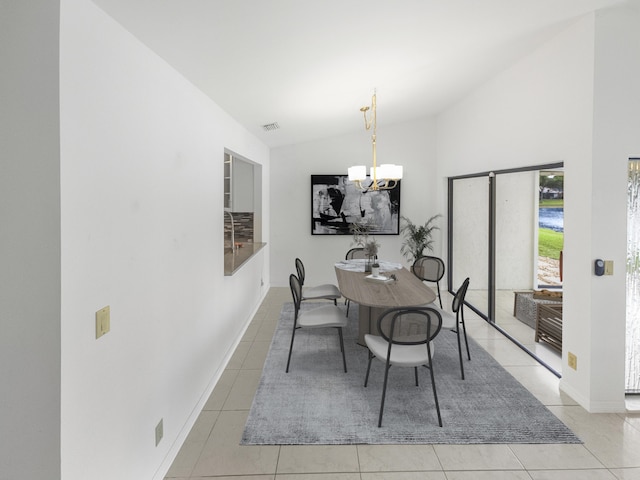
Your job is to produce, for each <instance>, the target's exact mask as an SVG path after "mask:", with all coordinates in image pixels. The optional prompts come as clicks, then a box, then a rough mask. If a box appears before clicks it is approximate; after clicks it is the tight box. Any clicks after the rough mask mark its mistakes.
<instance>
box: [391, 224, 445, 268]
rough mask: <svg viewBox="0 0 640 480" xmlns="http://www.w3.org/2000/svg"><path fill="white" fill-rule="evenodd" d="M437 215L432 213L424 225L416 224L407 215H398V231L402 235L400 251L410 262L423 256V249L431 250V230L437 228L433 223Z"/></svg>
mask: <svg viewBox="0 0 640 480" xmlns="http://www.w3.org/2000/svg"><path fill="white" fill-rule="evenodd" d="M439 217H441V215H434V216H433V217H431V218H430V219H429V220H427V221H426V222H425V223H424V225H416V224H414V223H413V222H412V221H411V220H409V219H408V218H407V217H400V219H401V221H402V226H401V228H400V233H401V234H403V235H404V241H403V242H402V246H401V247H400V253H402V255H403V256H404V257H405V258H406V259H407V260H408V261H409V262H410V263H413V262H415V261H416V260H417V259H418V258H420V257H421V256H423V255H424V251H425V250H428V251H431V250H433V238H432V237H433V232H434V231H435V230H439V227H438V226H436V225H434V224H433V223H434V222H435V221H436V219H438V218H439Z"/></svg>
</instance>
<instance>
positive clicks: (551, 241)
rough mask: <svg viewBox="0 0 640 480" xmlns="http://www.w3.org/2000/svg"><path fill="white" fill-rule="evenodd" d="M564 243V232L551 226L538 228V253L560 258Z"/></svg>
mask: <svg viewBox="0 0 640 480" xmlns="http://www.w3.org/2000/svg"><path fill="white" fill-rule="evenodd" d="M563 244H564V233H563V232H555V231H553V230H551V229H549V228H540V229H539V230H538V255H540V256H541V257H548V258H553V259H555V260H560V250H562V247H563Z"/></svg>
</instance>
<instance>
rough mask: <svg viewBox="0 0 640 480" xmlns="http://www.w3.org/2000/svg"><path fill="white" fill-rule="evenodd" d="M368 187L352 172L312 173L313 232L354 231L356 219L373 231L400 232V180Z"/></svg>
mask: <svg viewBox="0 0 640 480" xmlns="http://www.w3.org/2000/svg"><path fill="white" fill-rule="evenodd" d="M371 183H372V181H371V180H370V179H369V178H368V177H367V179H366V180H364V181H363V182H362V184H363V186H364V187H365V188H364V189H362V188H360V187H359V186H358V185H357V184H356V183H355V182H352V181H350V180H349V177H348V175H311V234H312V235H352V234H353V231H352V225H353V224H355V223H359V224H364V225H367V229H368V233H369V234H370V235H399V234H400V184H401V181H400V180H398V181H397V185H396V186H395V187H394V188H392V189H388V190H374V189H371V188H366V186H367V185H370V184H371Z"/></svg>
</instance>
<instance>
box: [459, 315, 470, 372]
mask: <svg viewBox="0 0 640 480" xmlns="http://www.w3.org/2000/svg"><path fill="white" fill-rule="evenodd" d="M460 318H461V319H462V332H463V333H464V344H465V345H466V347H467V358H468V359H469V360H471V353H470V352H469V341H468V340H467V327H466V325H465V324H464V312H463V310H462V305H460Z"/></svg>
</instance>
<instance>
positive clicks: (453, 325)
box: [436, 277, 471, 380]
mask: <svg viewBox="0 0 640 480" xmlns="http://www.w3.org/2000/svg"><path fill="white" fill-rule="evenodd" d="M468 288H469V277H467V278H465V279H464V281H463V282H462V285H460V288H458V291H457V292H456V294H455V296H454V297H453V301H452V302H451V311H452V312H453V313H451V312H447V311H445V310H440V309H438V308H436V310H438V312H439V313H440V315H441V316H442V327H443V328H447V329H451V331H453V332H455V334H456V335H457V337H458V356H459V357H460V375H461V376H462V379H463V380H464V365H463V362H462V344H461V341H460V327H462V333H463V335H464V344H465V347H466V349H467V358H468V359H469V360H471V353H470V352H469V342H468V341H467V327H466V326H465V323H464V298H465V296H466V295H467V289H468Z"/></svg>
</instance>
